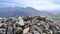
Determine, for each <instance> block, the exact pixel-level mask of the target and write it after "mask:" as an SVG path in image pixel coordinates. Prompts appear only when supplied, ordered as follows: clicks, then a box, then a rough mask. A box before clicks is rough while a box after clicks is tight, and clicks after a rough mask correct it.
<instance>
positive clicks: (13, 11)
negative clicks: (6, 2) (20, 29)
mask: <svg viewBox="0 0 60 34" xmlns="http://www.w3.org/2000/svg"><path fill="white" fill-rule="evenodd" d="M31 15H45V16H49V17H50V16H53V14H52V13H48V12H45V11H39V10H36V9H34V8H32V7H26V8H23V7H7V8H0V17H15V16H31Z"/></svg>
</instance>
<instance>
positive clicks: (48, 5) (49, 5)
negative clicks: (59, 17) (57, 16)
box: [0, 0, 60, 10]
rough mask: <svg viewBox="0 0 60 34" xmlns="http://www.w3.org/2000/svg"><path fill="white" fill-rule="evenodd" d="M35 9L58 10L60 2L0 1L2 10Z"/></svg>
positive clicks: (39, 0)
mask: <svg viewBox="0 0 60 34" xmlns="http://www.w3.org/2000/svg"><path fill="white" fill-rule="evenodd" d="M16 6H18V7H33V8H35V9H37V10H58V9H60V0H0V8H4V7H16Z"/></svg>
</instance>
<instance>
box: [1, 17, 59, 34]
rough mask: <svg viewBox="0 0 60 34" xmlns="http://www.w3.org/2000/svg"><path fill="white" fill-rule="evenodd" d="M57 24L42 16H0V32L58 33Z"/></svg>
mask: <svg viewBox="0 0 60 34" xmlns="http://www.w3.org/2000/svg"><path fill="white" fill-rule="evenodd" d="M59 24H60V23H55V22H53V21H52V20H50V19H47V17H44V16H19V17H10V18H0V32H2V33H0V34H3V33H4V34H60V25H59Z"/></svg>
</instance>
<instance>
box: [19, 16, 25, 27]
mask: <svg viewBox="0 0 60 34" xmlns="http://www.w3.org/2000/svg"><path fill="white" fill-rule="evenodd" d="M18 20H19V22H18V24H19V25H21V26H23V25H24V21H23V19H22V17H18Z"/></svg>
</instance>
